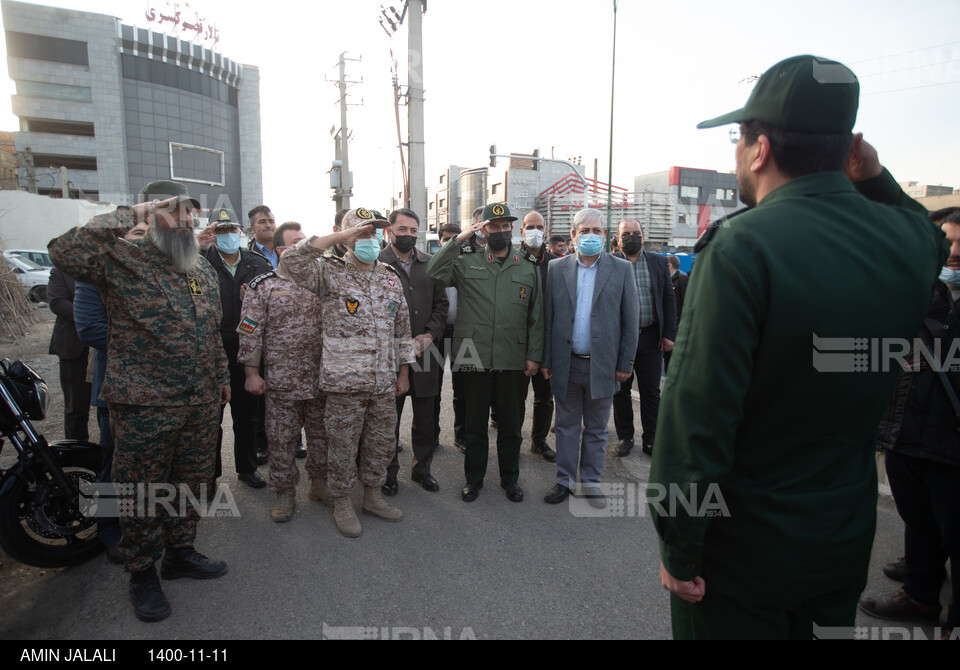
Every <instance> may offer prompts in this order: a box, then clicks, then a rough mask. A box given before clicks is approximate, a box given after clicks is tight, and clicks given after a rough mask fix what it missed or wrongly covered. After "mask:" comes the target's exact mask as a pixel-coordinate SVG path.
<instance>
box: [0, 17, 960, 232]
mask: <svg viewBox="0 0 960 670" xmlns="http://www.w3.org/2000/svg"><path fill="white" fill-rule="evenodd" d="M392 1H393V4H394V5H395V6H396V7H397V9H401V8H402V0H392ZM390 2H391V0H388V1H387V2H385V3H384V4H385V5H389V4H390ZM42 4H51V5H54V6H58V7H66V8H70V9H78V10H82V11H92V12H99V13H103V14H109V15H113V16H117V17H119V18H120V19H121V20H122V21H123V22H124V23H132V24H134V25H138V26H140V27H146V26H148V25H149V24H148V22H147V21H146V18H145V12H146V10H147V9H148V8H149V7H155V8H156V9H157V10H158V11H160V10H161V9H163V10H164V11H166V3H165V2H161V1H160V0H153V1H152V2H148V1H146V0H124V1H119V0H58V1H57V2H50V3H42ZM187 5H189V6H187ZM380 6H381V3H380V2H379V0H352V1H350V2H344V1H342V0H341V1H339V2H332V1H330V0H319V1H316V2H312V3H303V2H294V1H291V0H274V1H273V2H270V3H256V4H254V3H249V2H236V1H232V2H222V1H220V0H192V1H191V2H190V3H180V9H181V11H182V12H183V15H184V16H189V15H192V14H193V13H194V12H196V13H198V14H199V15H200V17H202V18H204V19H205V22H207V23H209V22H213V23H215V24H216V26H217V28H218V29H219V32H220V38H221V39H220V43H219V48H218V50H219V51H220V53H222V54H223V55H225V56H227V57H229V58H231V59H233V60H235V61H238V62H240V63H251V64H254V65H257V66H258V67H259V69H260V77H261V90H260V95H261V101H260V102H261V123H262V134H261V140H262V154H263V185H264V201H265V202H266V203H267V204H268V205H270V207H271V208H272V209H273V211H274V213H275V214H276V215H277V219H278V221H279V220H283V221H286V220H297V221H300V222H301V223H303V224H304V225H305V227H306V228H307V230H308V232H325V231H327V230H328V227H329V225H330V222H331V221H332V216H333V213H334V203H333V201H332V200H331V195H332V192H331V191H330V189H329V181H328V176H327V174H326V173H327V171H328V170H329V169H330V163H331V161H332V159H333V157H334V145H333V141H332V138H331V135H330V131H331V129H335V128H338V127H339V124H340V115H339V107H338V104H337V103H338V100H339V93H338V90H337V87H336V84H335V80H336V78H337V74H338V73H337V60H338V57H339V54H340V53H341V52H347V55H348V57H349V58H355V59H358V60H356V61H350V62H349V63H348V69H347V72H348V78H349V79H351V80H353V81H356V82H361V80H362V83H357V84H355V85H353V86H351V88H350V91H349V92H350V102H351V104H352V105H353V106H351V107H350V108H349V111H348V121H347V125H348V127H349V128H350V129H351V132H352V133H353V140H352V142H351V144H350V164H351V170H352V171H353V173H354V194H355V196H354V199H353V201H352V204H353V206H355V207H357V206H366V207H369V208H375V209H384V208H386V207H387V206H388V204H389V201H390V197H391V194H394V193H397V192H399V191H400V190H401V188H402V179H401V176H400V161H399V151H398V149H397V143H398V138H397V130H396V120H395V116H394V108H393V90H392V84H391V65H392V62H391V57H390V51H391V49H392V50H393V53H394V55H395V56H396V57H397V60H398V61H399V70H400V82H401V85H402V86H406V84H407V40H406V27H404V28H402V29H401V31H400V32H399V33H398V34H396V35H395V36H393V37H388V35H387V33H386V32H385V31H384V30H383V29H382V28H381V27H380V25H379V23H378V18H379V13H380ZM613 6H614V3H613V2H612V0H610V1H607V0H485V1H484V2H467V1H465V0H429V2H428V3H427V12H426V14H425V15H424V19H423V33H424V43H423V52H422V54H420V55H419V57H420V58H421V59H422V62H423V70H424V81H423V87H424V89H425V91H426V93H425V97H426V102H425V137H426V163H427V167H426V183H427V185H428V186H429V185H435V184H436V183H437V181H438V178H439V175H440V174H441V173H442V172H443V171H444V170H445V169H446V166H448V165H451V164H454V165H459V166H460V167H461V168H464V167H481V166H484V165H486V164H487V162H488V148H489V146H490V145H491V144H496V145H497V149H498V152H499V153H510V152H516V153H527V152H531V151H532V150H533V149H536V148H539V149H540V151H541V155H544V156H548V157H549V156H551V154H552V155H553V156H555V157H556V158H563V159H565V158H568V157H571V156H580V157H582V162H583V164H584V165H585V166H587V173H588V176H591V177H592V176H593V163H594V159H598V160H599V165H600V169H599V178H600V180H601V181H604V182H605V181H607V178H608V167H607V166H608V160H609V155H610V153H609V152H610V148H609V147H610V116H611V114H610V97H611V66H612V58H613V29H614V11H613ZM617 7H618V11H617V14H616V21H617V23H616V25H617V45H616V47H617V48H616V79H615V105H614V127H613V133H614V140H613V183H614V184H615V185H618V186H624V187H627V188H629V189H630V190H632V186H633V177H634V176H636V175H642V174H646V173H650V172H658V171H662V170H666V169H667V168H668V167H670V166H673V165H679V166H684V167H695V168H703V169H714V170H719V171H731V170H733V168H734V147H733V146H732V145H731V144H730V143H729V140H728V138H727V132H728V128H719V129H711V130H697V129H696V128H695V126H696V124H697V123H698V122H700V121H702V120H704V119H709V118H713V117H715V116H718V115H720V114H722V113H725V112H728V111H731V110H734V109H738V108H739V107H741V106H742V105H743V104H744V102H745V101H746V99H747V96H748V95H749V93H750V90H751V88H752V86H753V81H754V80H755V78H756V77H757V76H759V75H760V74H761V73H762V72H763V71H764V70H766V69H767V68H769V67H770V66H771V65H773V64H774V63H776V62H777V61H779V60H782V59H783V58H787V57H789V56H793V55H797V54H801V53H812V54H815V55H818V56H824V57H828V58H832V59H835V60H839V61H841V62H843V63H845V64H846V65H848V66H850V67H851V68H852V69H853V70H854V72H856V73H857V75H858V77H859V78H860V83H861V100H860V112H859V116H858V120H857V125H856V128H855V131H857V132H863V133H864V137H865V139H867V140H868V141H870V142H871V143H872V144H874V146H876V147H877V150H878V152H879V155H880V159H881V162H883V163H884V165H886V166H887V167H888V168H889V169H890V170H891V172H892V173H893V174H894V176H895V177H896V178H897V179H899V180H912V181H918V182H920V183H922V184H944V185H949V186H955V187H960V161H958V160H956V159H950V158H949V154H948V152H949V151H950V150H956V148H957V147H960V141H958V140H960V124H958V123H957V109H958V108H960V36H958V34H957V32H956V26H957V25H960V2H957V1H956V0H929V1H925V2H923V3H904V2H899V1H897V2H893V1H888V0H870V1H862V0H842V1H838V0H832V1H822V0H806V1H804V2H785V1H782V0H765V1H763V2H753V1H743V2H737V1H736V0H730V1H728V2H723V3H718V2H715V1H713V2H711V1H708V0H686V1H685V2H667V1H665V0H661V1H659V2H651V1H649V0H619V2H618V5H617ZM154 25H155V24H154ZM0 38H2V36H0ZM4 53H5V48H4ZM12 92H13V86H12V83H11V82H10V81H9V80H8V79H7V77H6V76H5V73H4V76H0V129H7V130H16V129H17V127H18V126H17V119H16V117H14V116H13V115H12V114H11V112H10V102H9V101H10V95H11V94H12ZM401 114H402V115H403V116H402V130H403V136H404V137H403V141H406V134H407V130H406V110H405V108H402V109H401Z"/></svg>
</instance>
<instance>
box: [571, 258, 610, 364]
mask: <svg viewBox="0 0 960 670" xmlns="http://www.w3.org/2000/svg"><path fill="white" fill-rule="evenodd" d="M601 258H603V253H601V254H600V257H599V258H597V260H596V262H595V263H594V264H593V265H591V266H589V267H587V266H586V265H584V264H583V261H582V260H581V259H580V254H579V253H578V254H577V311H576V314H575V315H574V317H573V346H572V351H573V353H575V354H580V355H581V356H589V355H590V313H591V312H592V311H593V286H594V284H596V283H597V266H599V265H600V259H601Z"/></svg>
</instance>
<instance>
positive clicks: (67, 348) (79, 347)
mask: <svg viewBox="0 0 960 670" xmlns="http://www.w3.org/2000/svg"><path fill="white" fill-rule="evenodd" d="M75 292H76V282H75V281H74V279H73V277H69V276H67V275H65V274H63V273H62V272H60V270H58V269H57V268H53V269H52V270H50V284H49V285H48V286H47V301H48V302H49V303H50V311H51V312H53V313H54V314H56V315H57V322H56V323H55V324H54V326H53V335H52V336H51V337H50V349H49V353H51V354H53V355H55V356H59V357H60V358H63V359H64V360H75V359H77V358H80V357H82V356H86V355H87V351H88V350H87V347H86V346H84V344H83V342H81V341H80V337H79V336H78V335H77V325H76V324H75V323H74V322H73V296H74V293H75Z"/></svg>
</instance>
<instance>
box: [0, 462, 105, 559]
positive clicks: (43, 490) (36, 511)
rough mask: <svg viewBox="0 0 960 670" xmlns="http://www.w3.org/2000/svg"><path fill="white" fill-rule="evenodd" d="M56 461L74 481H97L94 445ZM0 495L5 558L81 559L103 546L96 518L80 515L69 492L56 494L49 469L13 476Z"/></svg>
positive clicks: (0, 541)
mask: <svg viewBox="0 0 960 670" xmlns="http://www.w3.org/2000/svg"><path fill="white" fill-rule="evenodd" d="M59 461H60V466H61V467H62V468H63V471H64V473H65V474H66V475H67V477H68V478H69V479H70V480H71V481H72V482H73V483H74V484H75V485H77V486H79V482H80V480H85V481H87V482H89V483H91V484H95V483H96V481H97V474H98V472H99V470H100V453H99V452H98V451H74V452H70V451H65V452H61V453H60V454H59ZM11 484H12V485H11V486H10V488H9V489H8V490H7V491H6V492H5V493H4V495H3V496H0V546H2V547H3V550H4V551H5V552H7V554H9V555H10V557H11V558H13V559H15V560H18V561H20V562H21V563H26V564H27V565H34V566H37V567H40V568H61V567H66V566H69V565H76V564H77V563H82V562H83V561H86V560H88V559H90V558H93V557H94V556H96V555H97V554H98V553H100V552H101V551H102V550H103V544H101V542H100V541H99V539H98V538H97V520H96V518H95V517H87V516H84V515H83V514H82V513H81V512H80V509H79V501H78V500H77V499H76V498H74V497H64V496H60V495H57V493H58V491H59V487H58V486H57V483H56V481H55V480H54V479H53V478H52V477H50V475H49V473H44V476H43V477H41V478H39V479H33V478H30V477H26V476H18V477H16V478H15V480H14V481H13V482H12V483H11Z"/></svg>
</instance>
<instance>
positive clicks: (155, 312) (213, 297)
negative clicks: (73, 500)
mask: <svg viewBox="0 0 960 670" xmlns="http://www.w3.org/2000/svg"><path fill="white" fill-rule="evenodd" d="M134 223H135V221H134V218H133V211H132V210H131V209H129V208H126V207H121V208H118V209H117V211H115V212H111V213H109V214H102V215H100V216H95V217H93V218H92V219H91V220H90V221H89V222H88V223H87V225H86V226H85V227H82V228H74V229H73V230H71V231H69V232H67V233H65V234H63V235H61V236H60V237H57V238H54V239H53V240H51V241H50V244H49V246H48V249H49V250H50V258H51V259H53V262H54V264H56V266H57V267H58V268H60V270H61V271H63V272H64V273H66V274H68V275H70V276H72V277H74V278H75V279H77V280H79V281H83V282H86V283H88V284H93V285H94V286H96V287H97V288H99V289H100V291H101V293H102V295H103V297H104V303H105V304H106V307H107V323H108V329H109V334H108V344H107V352H108V355H107V371H106V378H105V379H104V382H103V389H102V391H101V396H102V397H103V398H104V399H105V400H107V401H108V402H113V403H123V404H130V405H146V406H174V405H193V404H200V403H209V402H219V400H220V389H219V387H220V386H228V385H229V384H230V377H229V375H228V373H227V357H226V354H225V353H224V350H223V342H222V340H221V338H220V319H221V315H222V314H221V308H220V292H219V288H218V285H217V276H216V274H215V273H214V271H213V268H211V267H210V264H209V263H207V261H205V260H204V259H203V258H200V257H198V258H197V263H196V264H195V265H194V266H193V268H191V269H190V271H189V272H187V273H181V272H179V271H177V270H176V269H175V268H174V267H173V266H172V264H171V263H170V259H169V258H168V257H167V256H165V255H164V254H162V253H161V252H160V251H159V250H158V249H157V248H156V247H155V246H153V244H151V243H150V242H148V241H146V240H141V241H139V242H136V243H134V242H128V241H127V240H125V239H123V238H122V237H120V235H122V234H123V233H125V232H126V231H127V230H129V229H130V228H131V227H132V226H133V225H134Z"/></svg>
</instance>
